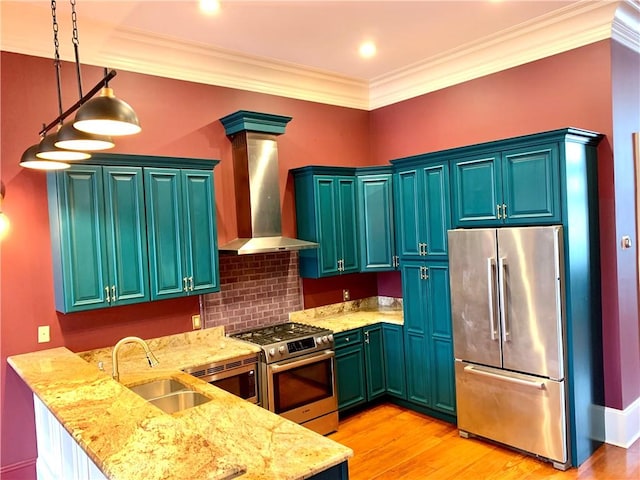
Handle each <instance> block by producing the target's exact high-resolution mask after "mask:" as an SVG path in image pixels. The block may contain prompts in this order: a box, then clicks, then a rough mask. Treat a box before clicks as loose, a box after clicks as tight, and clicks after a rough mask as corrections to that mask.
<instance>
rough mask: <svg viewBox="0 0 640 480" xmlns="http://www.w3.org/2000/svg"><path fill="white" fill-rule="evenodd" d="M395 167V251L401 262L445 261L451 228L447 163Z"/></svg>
mask: <svg viewBox="0 0 640 480" xmlns="http://www.w3.org/2000/svg"><path fill="white" fill-rule="evenodd" d="M417 162H418V163H415V162H411V165H409V166H404V165H403V166H398V167H397V169H396V173H395V185H394V193H395V196H394V198H395V218H396V232H397V235H396V237H397V243H398V246H397V249H398V254H399V256H400V258H401V259H418V258H422V259H432V260H437V259H442V260H446V259H447V230H449V228H451V214H450V208H449V205H450V198H449V165H448V163H447V162H442V161H440V162H435V163H428V164H421V163H420V160H419V159H418V160H417Z"/></svg>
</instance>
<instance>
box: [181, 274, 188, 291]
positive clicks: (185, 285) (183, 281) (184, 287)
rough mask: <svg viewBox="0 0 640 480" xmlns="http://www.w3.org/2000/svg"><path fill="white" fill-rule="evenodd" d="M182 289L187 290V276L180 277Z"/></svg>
mask: <svg viewBox="0 0 640 480" xmlns="http://www.w3.org/2000/svg"><path fill="white" fill-rule="evenodd" d="M182 290H184V291H185V292H187V291H189V288H188V287H187V277H182Z"/></svg>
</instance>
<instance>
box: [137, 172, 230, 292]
mask: <svg viewBox="0 0 640 480" xmlns="http://www.w3.org/2000/svg"><path fill="white" fill-rule="evenodd" d="M144 179H145V187H146V197H145V201H146V207H147V229H148V232H149V233H148V236H149V263H150V272H151V275H150V276H151V299H152V300H158V299H163V298H173V297H180V296H185V295H192V294H193V295H200V294H204V293H211V292H217V291H219V290H220V280H219V278H220V275H219V270H218V248H217V234H216V225H215V218H216V216H215V215H216V213H215V208H214V198H215V194H214V187H213V171H210V170H187V169H174V168H145V170H144Z"/></svg>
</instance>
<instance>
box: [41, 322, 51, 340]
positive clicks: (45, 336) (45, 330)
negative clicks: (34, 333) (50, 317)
mask: <svg viewBox="0 0 640 480" xmlns="http://www.w3.org/2000/svg"><path fill="white" fill-rule="evenodd" d="M50 341H51V337H50V336H49V325H44V326H41V327H38V343H47V342H50Z"/></svg>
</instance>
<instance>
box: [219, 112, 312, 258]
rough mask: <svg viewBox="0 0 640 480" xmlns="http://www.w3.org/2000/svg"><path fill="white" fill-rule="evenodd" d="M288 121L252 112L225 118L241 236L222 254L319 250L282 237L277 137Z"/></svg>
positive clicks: (221, 249) (224, 248) (303, 241)
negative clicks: (231, 157) (230, 145)
mask: <svg viewBox="0 0 640 480" xmlns="http://www.w3.org/2000/svg"><path fill="white" fill-rule="evenodd" d="M289 120H291V118H290V117H280V116H276V115H269V114H260V113H256V112H247V111H240V112H236V113H234V114H232V115H228V116H227V117H224V118H222V119H220V121H221V122H222V123H223V124H224V126H225V129H226V131H227V135H228V136H229V137H230V138H231V141H232V152H233V170H234V172H233V173H234V184H235V198H236V218H237V222H238V237H239V238H237V239H235V240H233V241H231V242H229V243H227V244H226V245H223V246H221V247H219V250H220V251H221V252H226V253H235V254H238V255H245V254H252V253H268V252H281V251H287V250H302V249H306V248H317V247H318V244H317V243H314V242H308V241H305V240H298V239H296V238H288V237H283V236H282V216H281V212H280V187H279V174H278V144H277V141H276V135H277V134H279V133H283V132H284V126H285V125H286V122H288V121H289ZM274 123H275V124H276V128H274ZM247 128H252V130H247ZM253 130H257V131H253Z"/></svg>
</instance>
